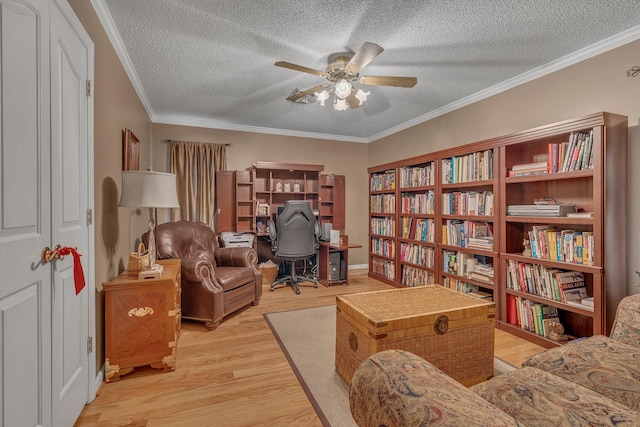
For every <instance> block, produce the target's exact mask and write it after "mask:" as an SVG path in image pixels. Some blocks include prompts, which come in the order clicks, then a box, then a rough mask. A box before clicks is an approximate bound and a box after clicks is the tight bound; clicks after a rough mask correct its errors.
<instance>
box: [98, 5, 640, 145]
mask: <svg viewBox="0 0 640 427" xmlns="http://www.w3.org/2000/svg"><path fill="white" fill-rule="evenodd" d="M92 1H93V4H94V6H95V7H96V10H97V12H98V15H99V16H100V19H101V21H102V23H103V25H104V26H105V28H106V30H107V33H108V34H109V37H110V38H111V41H112V43H113V44H114V46H115V47H116V51H117V52H118V55H119V56H120V58H121V60H122V62H123V64H124V66H125V68H126V70H127V72H128V73H129V76H130V77H131V80H132V82H133V84H134V86H135V87H136V90H137V91H138V94H139V95H140V98H141V99H142V102H143V103H144V105H145V107H146V109H147V111H148V113H149V115H150V116H151V120H152V121H153V122H155V123H168V124H181V125H191V126H202V127H210V128H219V129H233V130H246V131H256V132H264V133H274V134H283V135H296V136H307V137H317V138H328V139H335V140H344V141H357V142H370V141H374V140H376V139H379V138H381V137H384V136H387V135H390V134H392V133H395V132H397V131H399V130H402V129H405V128H407V127H410V126H413V125H415V124H418V123H421V122H423V121H426V120H428V119H430V118H433V117H436V116H438V115H440V114H443V113H445V112H447V111H451V110H454V109H456V108H459V107H461V106H463V105H467V104H470V103H471V102H474V101H477V100H479V99H483V98H485V97H487V96H491V95H493V94H495V93H498V92H501V91H503V90H506V89H508V88H510V87H513V86H516V85H518V84H521V83H524V82H526V81H529V80H531V79H534V78H537V77H540V76H541V75H544V74H546V73H548V72H551V71H554V70H557V69H560V68H562V67H565V66H568V65H571V64H572V63H575V62H578V61H580V60H583V59H586V58H588V57H590V56H593V55H596V54H598V53H601V52H603V51H606V50H609V49H612V48H614V47H617V46H619V45H622V44H624V43H627V42H629V41H632V40H635V39H638V38H640V25H639V24H640V1H638V0H515V1H514V0H455V1H454V0H381V1H373V0H360V1H350V0H341V1H334V0H330V1H328V0H325V1H318V0H314V1H309V0H304V1H300V0H297V1H293V0H288V1H282V0H227V1H222V0H92ZM366 41H368V42H373V43H377V44H379V45H380V46H382V47H383V48H384V52H382V53H381V54H380V55H379V56H378V57H377V58H375V59H374V60H373V62H371V63H370V64H369V65H368V66H366V67H365V69H364V70H362V71H361V73H360V74H361V75H390V76H411V77H417V79H418V83H417V85H416V86H415V87H414V88H412V89H407V88H395V87H381V86H367V87H366V89H367V90H370V91H371V95H370V96H369V99H368V100H367V101H366V102H365V103H364V105H363V106H362V107H360V108H358V109H355V110H347V111H335V110H333V108H331V106H329V105H328V104H327V105H328V106H327V107H321V106H320V104H319V103H317V102H316V103H313V104H298V103H293V102H290V101H287V100H286V99H285V98H286V97H287V96H289V95H290V94H291V92H292V91H293V90H294V89H295V88H296V87H297V88H302V89H308V88H310V87H313V86H316V85H318V84H321V83H323V82H325V81H326V80H324V79H323V78H321V77H318V76H314V75H311V74H306V73H301V72H296V71H292V70H289V69H285V68H280V67H275V66H274V65H273V64H274V62H276V61H287V62H291V63H294V64H298V65H303V66H306V67H309V68H313V69H319V70H324V69H325V68H326V66H327V58H328V57H329V56H330V55H331V54H334V53H338V52H345V51H352V52H355V51H356V50H358V48H360V46H361V45H362V44H363V43H364V42H366ZM630 60H631V61H633V60H635V61H636V63H637V58H631V59H630ZM631 65H633V64H631ZM621 72H624V70H621Z"/></svg>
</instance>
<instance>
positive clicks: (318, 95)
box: [314, 90, 329, 107]
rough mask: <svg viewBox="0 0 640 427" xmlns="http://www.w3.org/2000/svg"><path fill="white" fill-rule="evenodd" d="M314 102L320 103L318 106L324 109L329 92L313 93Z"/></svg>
mask: <svg viewBox="0 0 640 427" xmlns="http://www.w3.org/2000/svg"><path fill="white" fill-rule="evenodd" d="M314 95H315V97H316V100H317V101H318V102H319V103H320V105H322V106H323V107H324V102H325V101H326V100H327V99H329V92H327V91H326V90H323V91H322V92H315V93H314Z"/></svg>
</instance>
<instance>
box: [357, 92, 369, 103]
mask: <svg viewBox="0 0 640 427" xmlns="http://www.w3.org/2000/svg"><path fill="white" fill-rule="evenodd" d="M370 94H371V92H370V91H366V92H365V91H363V90H362V89H358V91H357V92H356V98H358V101H360V105H362V104H363V103H364V101H366V100H367V97H369V95H370Z"/></svg>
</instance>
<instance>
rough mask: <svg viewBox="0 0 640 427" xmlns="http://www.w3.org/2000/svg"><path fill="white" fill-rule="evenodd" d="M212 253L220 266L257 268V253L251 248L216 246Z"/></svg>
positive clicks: (257, 271) (256, 270)
mask: <svg viewBox="0 0 640 427" xmlns="http://www.w3.org/2000/svg"><path fill="white" fill-rule="evenodd" d="M213 255H214V256H215V259H216V264H217V265H218V266H220V267H249V268H251V269H253V271H254V273H259V272H260V271H259V270H258V267H257V265H258V254H257V253H256V251H255V249H253V248H216V250H215V251H214V253H213Z"/></svg>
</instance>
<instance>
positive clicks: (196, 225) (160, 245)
mask: <svg viewBox="0 0 640 427" xmlns="http://www.w3.org/2000/svg"><path fill="white" fill-rule="evenodd" d="M147 234H148V233H145V234H144V236H143V237H142V240H143V242H144V243H145V244H146V243H147V241H148V236H147ZM156 252H157V258H158V259H167V258H179V259H181V260H182V297H181V303H182V304H181V305H182V318H183V319H191V320H198V321H201V322H204V323H205V326H206V327H207V328H208V329H209V330H213V329H215V328H216V327H217V326H218V325H219V324H220V322H221V321H222V319H223V318H224V317H225V316H226V315H228V314H230V313H233V312H234V311H236V310H238V309H240V308H242V307H245V306H247V305H249V304H251V305H258V303H259V302H260V297H261V296H262V274H261V273H260V270H258V268H257V261H258V256H257V254H256V251H255V250H254V249H253V248H222V247H220V245H219V243H218V237H217V236H216V235H215V233H214V232H213V230H212V229H211V228H210V227H209V226H208V225H206V224H204V223H201V222H191V221H178V222H167V223H164V224H159V225H158V226H156Z"/></svg>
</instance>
